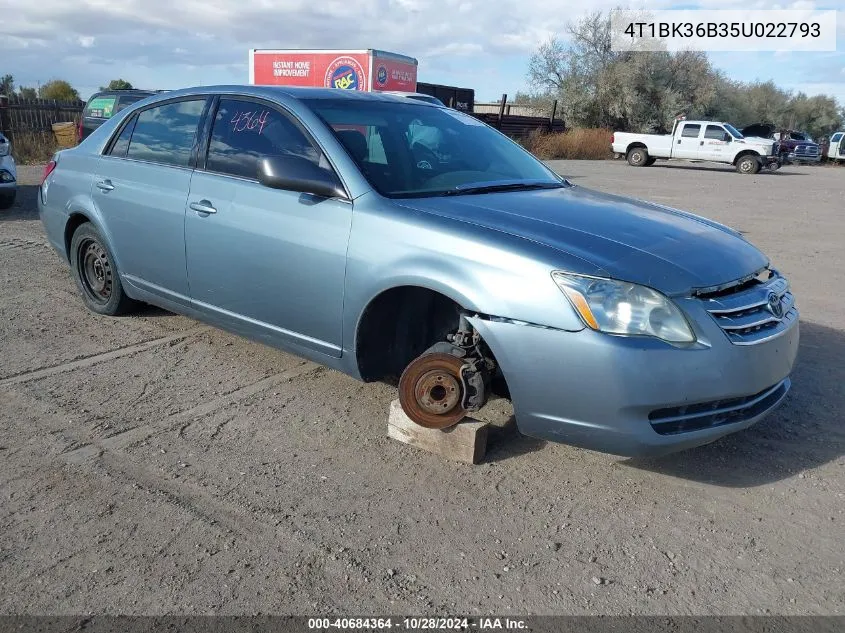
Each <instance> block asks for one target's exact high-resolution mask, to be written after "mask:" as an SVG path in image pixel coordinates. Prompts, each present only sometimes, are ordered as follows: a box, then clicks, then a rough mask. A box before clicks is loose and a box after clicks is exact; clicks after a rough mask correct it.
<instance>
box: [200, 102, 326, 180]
mask: <svg viewBox="0 0 845 633" xmlns="http://www.w3.org/2000/svg"><path fill="white" fill-rule="evenodd" d="M262 156H300V157H303V158H306V159H308V160H310V161H312V162H313V163H314V164H316V165H320V166H323V167H325V166H326V165H327V164H328V163H326V162H325V159H322V162H321V158H322V156H321V153H320V152H319V150H317V149H316V148H315V147H314V146H313V145H312V144H311V142H310V141H309V140H308V139H307V138H306V137H305V134H303V132H302V131H301V130H300V129H299V128H298V127H297V126H296V124H295V123H294V122H293V121H291V120H290V119H289V118H288V117H287V116H285V115H283V114H282V113H281V112H279V111H278V110H275V109H273V108H271V107H269V106H267V105H263V104H260V103H256V102H253V101H240V100H238V99H221V100H220V105H219V107H218V108H217V116H216V117H215V119H214V128H213V129H212V132H211V142H210V144H209V146H208V159H207V161H206V169H207V170H209V171H213V172H217V173H220V174H228V175H231V176H240V177H242V178H257V177H258V159H259V158H261V157H262Z"/></svg>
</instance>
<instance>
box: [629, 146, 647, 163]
mask: <svg viewBox="0 0 845 633" xmlns="http://www.w3.org/2000/svg"><path fill="white" fill-rule="evenodd" d="M626 158H627V160H628V164H629V165H630V166H631V167H644V166H645V165H646V164H647V163H648V160H649V158H648V151H647V150H646V148H645V147H635V148H634V149H632V150H630V151H629V152H628V155H627V157H626Z"/></svg>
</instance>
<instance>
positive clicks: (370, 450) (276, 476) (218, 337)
mask: <svg viewBox="0 0 845 633" xmlns="http://www.w3.org/2000/svg"><path fill="white" fill-rule="evenodd" d="M554 166H555V168H556V169H558V171H560V172H561V173H562V174H565V175H567V176H569V177H571V179H572V181H573V182H574V183H577V184H579V185H582V186H587V187H594V188H597V189H603V190H608V191H614V192H621V193H625V194H630V195H632V196H635V197H642V198H649V199H652V200H656V201H659V202H663V203H666V204H669V205H674V206H679V207H682V208H688V209H691V210H693V211H695V212H698V213H700V214H702V215H705V216H708V217H711V218H714V219H716V220H719V221H722V222H725V223H727V224H730V225H732V226H734V227H736V228H738V229H740V230H742V231H744V232H745V233H746V235H747V236H748V237H749V238H750V239H751V241H753V242H754V243H756V244H757V245H758V246H760V247H762V248H763V249H764V250H765V251H766V252H767V253H768V254H769V255H770V256H771V258H772V260H773V262H774V263H775V264H776V265H777V266H778V267H779V268H780V269H781V271H782V272H783V273H784V274H786V275H787V276H788V277H789V278H790V279H791V281H792V285H793V289H794V291H795V295H796V297H797V300H798V304H799V307H800V308H801V310H802V315H801V316H802V344H801V353H800V357H799V367H798V369H797V372H796V374H795V376H794V389H793V391H792V394H791V396H790V397H789V399H788V401H787V402H786V404H785V405H784V406H783V407H782V408H781V409H780V410H779V411H778V412H777V413H776V414H774V415H773V416H771V417H770V418H769V419H768V420H766V421H765V422H763V423H761V424H759V425H757V426H756V427H754V428H752V429H750V430H748V431H746V432H743V433H740V434H736V435H733V436H731V437H729V438H726V439H724V440H722V441H720V442H718V443H716V444H713V445H710V446H707V447H703V448H700V449H696V450H693V451H688V452H685V453H680V454H676V455H673V456H670V457H667V458H662V459H659V460H624V459H620V458H615V457H610V456H606V455H602V454H598V453H592V452H588V451H583V450H578V449H574V448H570V447H567V446H562V445H555V444H547V443H543V442H538V441H534V440H531V439H528V438H523V437H521V436H519V435H518V434H516V433H515V432H514V431H513V427H512V424H506V425H505V426H503V427H502V428H501V429H500V430H497V431H496V432H495V433H494V434H493V435H492V437H491V440H490V445H489V449H488V457H487V460H486V461H485V463H483V464H481V465H479V466H467V465H461V464H456V463H451V462H446V461H444V460H442V459H440V458H438V457H436V456H433V455H428V454H425V453H422V452H419V451H416V450H414V449H412V448H410V447H407V446H404V445H402V444H399V443H396V442H394V441H392V440H388V439H387V438H386V436H385V435H386V420H387V410H388V404H389V402H390V400H391V399H393V398H394V397H395V396H396V391H395V389H394V388H391V387H389V386H386V385H381V384H373V385H362V384H360V383H357V382H355V381H354V380H352V379H350V378H347V377H345V376H343V375H341V374H338V373H336V372H333V371H330V370H326V369H322V368H319V367H317V366H315V365H313V364H311V363H305V362H304V361H302V360H300V359H298V358H295V357H293V356H290V355H286V354H283V353H280V352H277V351H274V350H272V349H269V348H266V347H262V346H261V345H258V344H255V343H251V342H247V341H245V340H242V339H239V338H237V337H235V336H231V335H229V334H226V333H224V332H221V331H217V330H214V329H211V328H207V327H205V326H203V325H201V324H199V323H196V322H194V321H191V320H189V319H185V318H182V317H178V316H173V315H171V314H168V313H166V312H163V311H160V310H156V309H152V308H150V309H147V310H146V311H144V312H143V313H142V314H140V315H138V316H133V317H127V318H120V319H112V318H105V317H98V316H96V315H93V314H91V313H89V312H87V311H86V310H85V309H84V308H83V307H82V303H81V301H80V300H79V299H78V297H77V295H76V291H75V288H74V285H73V283H72V281H71V279H70V276H69V274H68V270H67V269H66V267H65V266H64V265H63V264H62V263H61V262H60V260H59V259H58V257H57V256H56V254H55V253H54V252H53V251H52V250H51V249H50V248H49V247H47V246H46V241H45V238H44V236H43V233H42V230H41V225H40V223H39V222H38V218H37V213H36V209H35V192H36V186H35V184H36V183H37V182H38V179H39V176H40V171H41V170H40V168H26V167H25V168H22V169H21V170H20V176H21V182H22V184H23V187H22V189H21V191H20V198H19V202H18V204H17V205H16V206H15V207H14V208H13V209H12V210H11V211H8V212H4V213H3V214H2V215H0V279H2V283H0V359H2V362H0V586H2V587H3V589H2V591H0V613H52V614H84V613H132V614H163V613H185V614H187V613H196V614H206V613H208V614H212V613H219V614H223V613H225V614H238V613H295V614H310V615H326V614H338V615H355V614H357V615H362V614H385V613H391V614H429V615H430V614H435V613H437V614H455V613H463V614H467V615H473V614H478V615H488V614H490V613H499V614H527V613H533V614H538V613H539V614H588V613H602V614H629V613H635V614H752V615H753V614H760V613H774V614H845V594H843V587H842V574H843V572H845V548H843V543H845V513H843V508H845V498H844V497H845V429H843V421H842V420H843V418H842V411H843V410H845V390H843V387H842V383H843V378H845V363H843V357H845V331H843V328H845V318H843V317H845V307H843V303H842V289H843V287H845V272H843V271H845V250H843V246H842V245H843V244H845V214H843V204H842V202H843V199H842V191H843V189H845V188H843V180H845V171H843V170H841V169H834V168H825V167H786V168H784V169H783V170H782V171H781V172H778V173H776V174H759V175H757V176H753V177H748V176H740V175H738V174H735V173H733V172H732V171H730V170H727V169H719V168H709V167H697V166H692V165H681V166H661V164H658V165H656V166H654V167H651V168H644V169H634V168H631V167H628V166H627V165H625V164H624V163H623V162H621V161H615V162H556V163H554ZM488 409H489V410H488V411H487V412H486V415H487V416H489V418H490V419H492V420H494V421H497V422H499V423H505V422H507V421H508V408H507V406H506V403H504V402H502V401H498V402H495V403H493V404H492V405H490V406H489V407H488Z"/></svg>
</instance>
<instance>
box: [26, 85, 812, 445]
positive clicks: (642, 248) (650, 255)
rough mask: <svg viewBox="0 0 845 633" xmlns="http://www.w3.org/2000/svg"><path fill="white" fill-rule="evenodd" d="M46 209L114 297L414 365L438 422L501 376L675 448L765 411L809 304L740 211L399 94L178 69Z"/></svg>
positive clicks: (571, 431)
mask: <svg viewBox="0 0 845 633" xmlns="http://www.w3.org/2000/svg"><path fill="white" fill-rule="evenodd" d="M419 139H426V142H424V143H423V142H419ZM433 145H434V146H433ZM39 210H40V214H41V220H42V222H43V224H44V228H45V230H46V233H47V236H48V237H49V240H50V242H51V243H52V245H53V246H54V247H55V248H56V250H57V251H58V252H59V253H60V254H61V256H62V257H63V258H65V259H66V260H67V261H68V262H69V264H70V267H71V270H72V273H73V277H74V279H75V281H76V283H77V286H78V288H79V291H80V294H81V295H82V299H83V301H84V302H85V304H86V305H87V306H88V307H89V308H90V309H91V310H93V311H94V312H97V313H100V314H105V315H117V314H120V313H125V312H127V311H129V310H131V308H132V307H133V305H134V304H135V302H139V301H141V302H146V303H151V304H155V305H158V306H161V307H164V308H166V309H168V310H172V311H174V312H178V313H181V314H185V315H188V316H191V317H194V318H196V319H200V320H202V321H206V322H209V323H212V324H215V325H217V326H219V327H221V328H225V329H227V330H230V331H232V332H236V333H238V334H241V335H243V336H246V337H249V338H251V339H255V340H258V341H262V342H264V343H266V344H268V345H273V346H276V347H279V348H282V349H285V350H289V351H291V352H293V353H295V354H299V355H301V356H303V357H306V358H309V359H312V360H314V361H316V362H319V363H322V364H324V365H327V366H329V367H332V368H335V369H337V370H340V371H342V372H345V373H347V374H350V375H352V376H354V377H356V378H359V379H361V380H364V381H374V380H391V379H397V378H398V379H399V397H400V401H401V403H402V407H403V409H404V410H405V412H406V413H407V414H408V416H409V417H410V418H411V419H412V420H413V421H414V422H416V423H417V424H420V425H422V426H425V427H429V428H448V427H450V426H452V425H454V424H456V423H458V422H459V421H460V420H461V419H462V418H463V417H464V416H465V415H466V414H467V413H469V412H472V411H476V410H477V409H479V408H480V407H481V406H483V405H484V403H485V402H486V401H487V399H488V398H489V397H490V396H491V394H497V395H502V396H505V397H508V398H510V399H511V401H512V402H513V405H514V411H515V415H516V420H517V424H518V426H519V429H520V430H521V431H522V432H523V433H525V434H527V435H532V436H536V437H540V438H545V439H549V440H553V441H558V442H565V443H569V444H574V445H578V446H583V447H587V448H592V449H597V450H601V451H606V452H611V453H615V454H619V455H641V454H659V453H665V452H670V451H673V450H678V449H682V448H688V447H692V446H697V445H700V444H704V443H707V442H711V441H713V440H715V439H717V438H719V437H721V436H723V435H726V434H728V433H732V432H734V431H738V430H740V429H743V428H746V427H748V426H750V425H751V424H754V423H755V422H757V421H758V420H760V419H761V418H763V417H764V416H765V415H766V414H767V413H769V412H770V411H771V410H772V409H773V408H774V407H776V406H777V405H778V404H779V403H780V402H781V401H782V400H783V399H784V397H785V396H786V394H787V391H788V390H789V388H790V379H789V375H790V372H791V371H792V367H793V363H794V362H795V357H796V352H797V349H798V311H797V309H796V308H795V305H794V299H793V296H792V293H791V292H790V289H789V284H788V283H787V281H786V279H784V278H783V277H782V276H781V275H780V274H778V272H777V271H776V270H774V269H773V268H771V267H770V265H769V261H768V259H767V258H766V257H765V256H764V255H763V254H762V253H761V252H760V251H759V250H757V249H756V248H755V247H754V246H752V245H751V244H750V243H748V242H747V241H746V240H745V239H744V238H743V237H742V236H741V235H740V234H739V233H737V232H736V231H733V230H731V229H729V228H726V227H724V226H722V225H720V224H717V223H715V222H712V221H710V220H706V219H704V218H701V217H697V216H694V215H691V214H688V213H684V212H681V211H677V210H674V209H669V208H666V207H663V206H660V205H656V204H650V203H646V202H638V201H634V200H630V199H627V198H622V197H618V196H612V195H605V194H599V193H596V192H593V191H589V190H586V189H584V188H582V187H578V186H573V185H571V184H570V183H569V182H567V181H566V180H564V179H562V178H560V177H559V176H557V175H556V174H555V173H553V172H552V171H551V170H549V169H548V168H547V167H546V166H545V165H544V164H543V163H541V162H540V161H538V160H537V159H535V158H534V157H533V156H532V155H531V154H529V153H528V152H526V151H524V150H523V149H522V148H520V147H519V146H518V145H517V144H515V143H513V142H512V141H510V140H509V139H507V138H506V137H504V136H503V135H501V134H499V133H498V132H496V131H495V130H493V129H491V128H490V127H488V126H486V125H484V124H482V123H481V122H479V121H478V120H476V119H475V118H473V117H471V116H469V115H466V114H463V113H460V112H457V111H455V110H451V109H448V108H444V107H438V106H436V105H431V104H426V103H422V102H417V101H414V100H411V99H405V98H403V97H397V96H391V95H378V94H367V93H360V92H355V91H342V90H321V89H296V88H279V87H258V86H221V87H203V88H194V89H187V90H180V91H175V92H168V93H166V94H161V95H156V96H153V97H150V98H148V99H145V100H144V101H141V102H139V103H138V104H136V105H134V106H132V107H130V108H127V109H126V110H124V111H123V112H121V113H120V114H119V115H117V116H115V117H113V118H112V119H111V120H109V121H108V122H107V123H105V124H104V125H103V126H102V127H100V128H99V129H98V130H96V131H95V132H94V133H93V134H91V136H89V137H88V138H87V139H86V140H85V141H84V142H83V143H82V144H81V145H79V146H78V147H77V148H74V149H70V150H64V151H62V152H59V153H58V154H57V155H56V156H55V157H54V160H53V161H52V162H50V164H49V165H48V167H47V169H46V176H45V179H44V182H43V183H42V185H41V188H40V192H39Z"/></svg>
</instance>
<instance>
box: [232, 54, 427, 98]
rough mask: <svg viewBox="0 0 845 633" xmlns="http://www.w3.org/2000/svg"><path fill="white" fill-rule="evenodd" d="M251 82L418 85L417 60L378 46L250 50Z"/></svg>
mask: <svg viewBox="0 0 845 633" xmlns="http://www.w3.org/2000/svg"><path fill="white" fill-rule="evenodd" d="M249 60H250V61H249V80H250V83H252V84H256V85H263V86H304V87H311V88H339V89H342V90H367V91H370V90H401V91H405V92H414V91H415V90H416V88H417V60H415V59H413V58H411V57H405V56H404V55H396V54H393V53H384V52H382V51H375V50H358V51H301V50H261V49H253V50H251V51H250V53H249Z"/></svg>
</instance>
